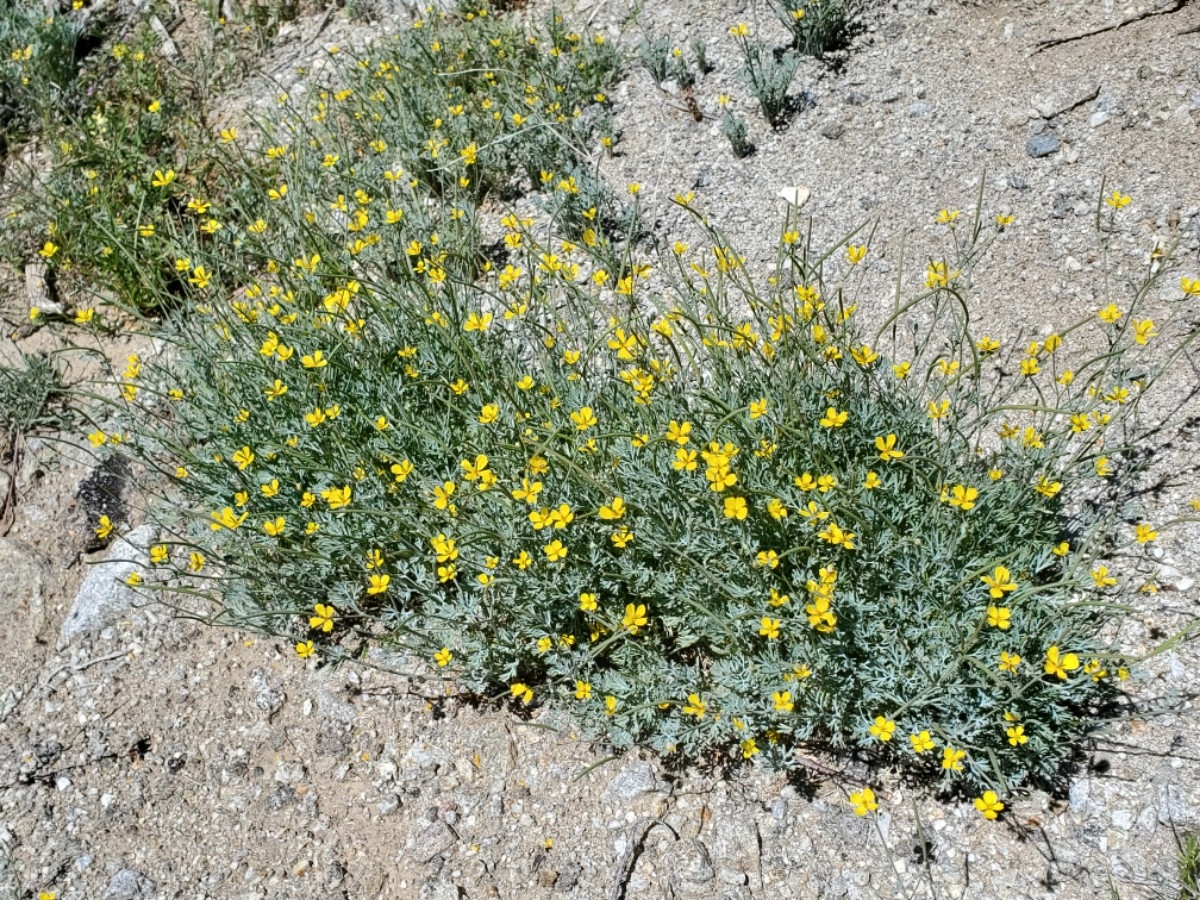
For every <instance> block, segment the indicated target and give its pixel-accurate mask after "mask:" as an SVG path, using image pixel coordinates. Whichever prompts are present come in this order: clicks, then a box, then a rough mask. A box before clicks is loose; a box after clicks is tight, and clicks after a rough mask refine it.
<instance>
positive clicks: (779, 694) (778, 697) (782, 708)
mask: <svg viewBox="0 0 1200 900" xmlns="http://www.w3.org/2000/svg"><path fill="white" fill-rule="evenodd" d="M771 702H772V703H774V704H775V711H776V712H791V711H792V710H794V709H795V708H796V704H795V703H794V702H793V701H792V692H791V691H776V692H775V693H773V694H771Z"/></svg>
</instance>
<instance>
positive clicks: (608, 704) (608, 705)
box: [604, 694, 617, 716]
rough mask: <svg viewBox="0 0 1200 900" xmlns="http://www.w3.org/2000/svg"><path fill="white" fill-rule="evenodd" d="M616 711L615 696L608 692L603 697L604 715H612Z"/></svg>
mask: <svg viewBox="0 0 1200 900" xmlns="http://www.w3.org/2000/svg"><path fill="white" fill-rule="evenodd" d="M616 713H617V698H616V697H614V696H613V695H612V694H609V695H608V696H607V697H605V698H604V714H605V715H606V716H613V715H616Z"/></svg>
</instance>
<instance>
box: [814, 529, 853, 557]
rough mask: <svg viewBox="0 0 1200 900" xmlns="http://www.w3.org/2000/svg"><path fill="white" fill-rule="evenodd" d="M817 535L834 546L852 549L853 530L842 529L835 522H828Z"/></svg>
mask: <svg viewBox="0 0 1200 900" xmlns="http://www.w3.org/2000/svg"><path fill="white" fill-rule="evenodd" d="M817 537H819V538H820V539H821V540H823V541H828V542H829V543H830V544H833V545H834V546H835V547H842V548H844V549H846V550H853V549H854V537H855V534H854V532H853V531H846V530H844V529H843V528H842V527H841V526H840V525H838V524H837V523H836V522H830V523H829V524H828V525H827V526H826V527H825V530H824V531H822V532H819V533H818V534H817Z"/></svg>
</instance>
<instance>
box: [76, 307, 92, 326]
mask: <svg viewBox="0 0 1200 900" xmlns="http://www.w3.org/2000/svg"><path fill="white" fill-rule="evenodd" d="M95 317H96V311H95V310H94V309H92V307H90V306H89V307H87V308H86V309H81V310H80V311H79V312H77V313H75V324H76V325H88V324H90V323H91V321H92V320H93V319H94V318H95Z"/></svg>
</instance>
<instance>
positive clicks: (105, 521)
mask: <svg viewBox="0 0 1200 900" xmlns="http://www.w3.org/2000/svg"><path fill="white" fill-rule="evenodd" d="M112 530H113V523H112V519H110V518H109V517H108V516H101V517H100V521H99V522H97V523H96V528H95V531H96V537H98V538H100V540H104V539H105V538H106V537H108V536H109V535H110V534H112Z"/></svg>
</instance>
